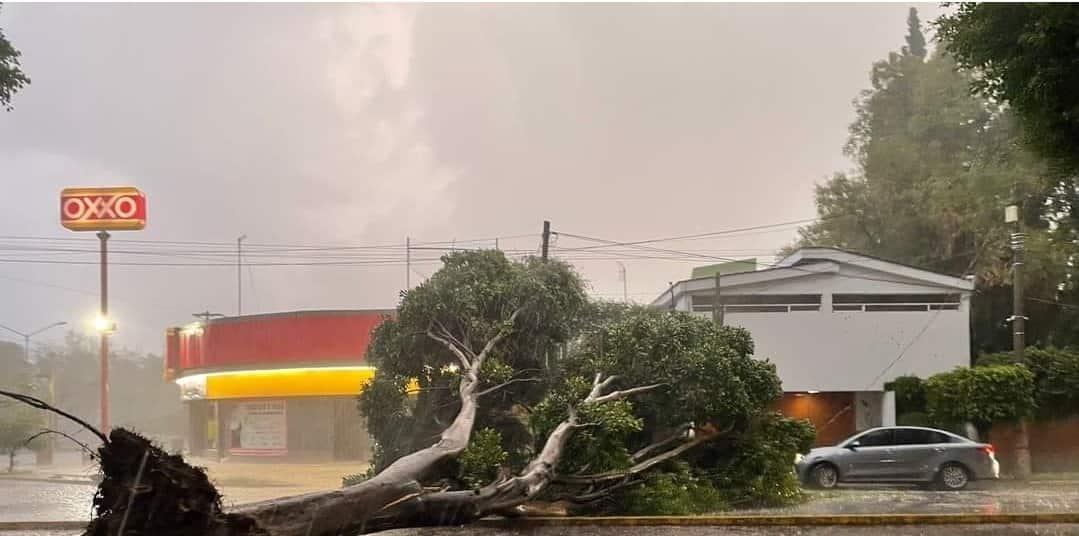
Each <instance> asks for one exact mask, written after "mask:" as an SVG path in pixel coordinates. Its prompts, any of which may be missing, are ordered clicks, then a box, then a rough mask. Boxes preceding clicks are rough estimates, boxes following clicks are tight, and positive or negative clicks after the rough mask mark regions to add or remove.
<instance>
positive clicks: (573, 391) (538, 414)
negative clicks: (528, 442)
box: [530, 376, 643, 474]
mask: <svg viewBox="0 0 1079 536" xmlns="http://www.w3.org/2000/svg"><path fill="white" fill-rule="evenodd" d="M591 388H592V382H591V380H586V379H585V378H582V377H580V376H574V377H570V378H568V379H566V380H565V381H564V382H563V383H561V384H558V385H556V386H555V388H553V389H552V390H551V392H550V393H549V394H548V395H547V397H546V398H545V399H544V400H543V401H542V402H540V403H539V404H537V405H536V407H535V408H534V409H533V411H532V414H531V415H530V423H531V426H532V430H533V434H534V436H535V437H536V440H537V445H536V448H537V449H538V448H540V447H541V445H540V444H539V443H541V442H542V441H543V440H544V439H545V438H546V437H547V436H548V435H549V434H550V433H551V431H552V430H554V428H555V426H557V425H558V424H559V423H560V422H562V421H564V420H565V419H566V418H567V417H568V413H569V408H570V407H571V406H578V407H577V408H576V411H577V413H578V416H577V418H578V421H579V423H580V424H581V425H583V427H582V428H580V429H578V430H577V431H576V432H575V433H574V434H573V436H572V437H570V439H569V442H568V443H567V445H566V450H565V452H564V454H563V455H562V465H561V466H560V471H562V472H564V473H565V474H572V473H576V472H579V471H582V470H585V469H586V468H587V470H588V472H592V473H597V472H605V471H614V470H619V469H625V468H627V467H629V466H630V465H631V464H630V451H629V450H628V445H629V440H630V438H631V435H632V434H633V433H636V432H640V431H641V429H642V426H643V423H642V421H641V419H640V418H638V417H637V416H636V415H635V414H634V406H633V404H632V403H630V402H629V401H628V400H619V401H615V402H609V403H606V404H600V405H596V404H587V405H584V406H579V402H580V401H581V400H583V399H584V398H585V397H586V396H587V395H588V392H589V391H590V390H591Z"/></svg>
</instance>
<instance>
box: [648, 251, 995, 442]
mask: <svg viewBox="0 0 1079 536" xmlns="http://www.w3.org/2000/svg"><path fill="white" fill-rule="evenodd" d="M719 281H720V284H719V289H720V302H721V303H722V304H723V318H724V323H725V324H726V325H730V326H740V327H743V328H746V329H747V330H749V332H750V333H751V334H752V336H753V341H754V343H755V356H756V357H758V358H766V359H769V360H771V361H772V362H774V363H775V364H776V369H777V371H778V373H779V377H780V379H781V380H782V381H783V389H784V391H785V392H786V393H787V394H786V396H785V397H784V400H783V401H782V403H781V405H780V409H781V410H782V411H783V412H784V413H787V414H789V415H791V416H798V417H806V418H809V419H810V420H812V421H813V422H814V424H815V425H816V426H817V428H818V441H819V442H820V443H830V442H831V441H832V440H836V439H839V438H842V437H845V436H846V435H848V434H850V433H853V432H854V431H855V430H861V429H864V428H869V427H872V426H880V425H889V424H894V419H895V409H894V408H895V405H894V399H893V396H892V393H886V392H885V391H884V384H885V383H887V382H889V381H891V380H893V379H895V378H896V377H897V376H903V375H907V374H913V375H916V376H920V377H922V378H925V377H927V376H930V375H933V374H936V373H938V372H946V371H949V370H952V369H954V368H956V367H959V366H966V365H968V364H969V361H970V328H969V326H970V294H971V291H972V290H973V288H974V284H973V282H971V281H968V280H966V279H963V278H958V277H953V276H948V275H943V274H939V273H935V272H930V271H926V270H922V269H918V268H912V267H909V266H905V265H902V264H897V263H894V262H888V261H885V260H882V259H877V258H874V257H868V256H865V255H859V254H855V253H851V252H847V251H843V250H838V249H832V248H804V249H800V250H798V251H796V252H794V253H793V254H791V255H789V256H788V257H786V258H784V259H783V260H781V261H780V262H779V263H778V264H777V265H776V266H775V267H773V268H768V269H764V270H756V271H746V272H740V273H733V274H723V275H722V276H720V278H719ZM715 288H716V278H715V277H706V278H698V279H689V280H686V281H680V282H678V283H676V284H674V285H672V286H671V287H670V288H669V289H668V290H667V291H666V292H664V293H663V294H662V295H660V296H659V297H657V298H656V299H655V300H654V301H653V302H652V304H653V305H654V306H657V307H662V308H670V309H676V310H679V311H692V312H693V313H694V314H698V315H703V316H706V317H708V318H712V310H713V304H714V303H715Z"/></svg>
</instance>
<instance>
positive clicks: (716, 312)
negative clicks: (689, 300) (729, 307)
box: [712, 270, 723, 326]
mask: <svg viewBox="0 0 1079 536" xmlns="http://www.w3.org/2000/svg"><path fill="white" fill-rule="evenodd" d="M720 275H721V274H720V273H719V270H716V293H715V295H713V296H712V322H715V324H716V325H717V326H722V325H723V301H722V300H721V299H720V298H721V292H722V291H721V289H722V287H720V285H719V283H720Z"/></svg>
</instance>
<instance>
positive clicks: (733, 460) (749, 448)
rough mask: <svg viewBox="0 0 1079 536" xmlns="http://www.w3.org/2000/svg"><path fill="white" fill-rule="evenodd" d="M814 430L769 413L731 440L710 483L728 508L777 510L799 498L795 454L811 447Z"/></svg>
mask: <svg viewBox="0 0 1079 536" xmlns="http://www.w3.org/2000/svg"><path fill="white" fill-rule="evenodd" d="M815 438H816V430H814V428H813V425H812V424H811V423H810V422H809V421H807V420H795V419H788V418H786V417H783V416H782V415H780V414H779V413H769V414H765V415H763V416H761V417H760V418H758V419H756V420H755V421H754V423H753V426H752V427H751V428H750V429H749V431H748V433H746V434H744V435H743V436H741V437H739V438H737V439H735V440H734V442H733V443H732V444H731V445H730V446H729V447H728V449H727V450H728V455H727V456H725V457H724V458H725V459H723V460H722V461H721V462H720V463H717V464H716V465H715V467H714V468H711V470H712V471H713V475H714V476H713V478H712V481H713V483H714V484H715V487H716V488H718V489H720V490H721V491H722V493H723V496H724V499H725V501H726V502H727V503H729V504H730V505H732V506H747V505H757V506H777V505H782V504H789V503H791V502H795V501H798V500H800V499H801V498H802V491H801V485H800V483H799V482H798V477H797V475H795V473H794V458H795V455H796V454H800V453H801V454H804V453H806V452H808V451H809V449H810V448H811V447H812V446H813V441H814V439H815Z"/></svg>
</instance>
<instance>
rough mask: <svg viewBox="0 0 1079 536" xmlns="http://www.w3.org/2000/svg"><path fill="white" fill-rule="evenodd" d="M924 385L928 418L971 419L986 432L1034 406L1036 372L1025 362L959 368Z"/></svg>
mask: <svg viewBox="0 0 1079 536" xmlns="http://www.w3.org/2000/svg"><path fill="white" fill-rule="evenodd" d="M925 387H926V409H927V412H928V414H929V418H930V420H932V421H933V422H934V423H936V424H940V425H953V424H956V423H963V422H971V423H973V424H974V425H975V426H977V427H978V429H979V431H983V432H984V431H986V430H987V429H988V428H989V426H990V425H992V424H993V423H996V422H1010V421H1016V420H1019V419H1023V418H1026V417H1028V416H1030V415H1031V413H1032V412H1033V410H1034V407H1035V403H1034V374H1033V373H1031V372H1030V370H1028V369H1027V368H1026V367H1024V366H1022V365H992V366H986V367H974V368H960V369H956V370H954V371H952V372H944V373H941V374H936V375H933V376H931V377H930V378H929V379H928V380H926V382H925Z"/></svg>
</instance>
